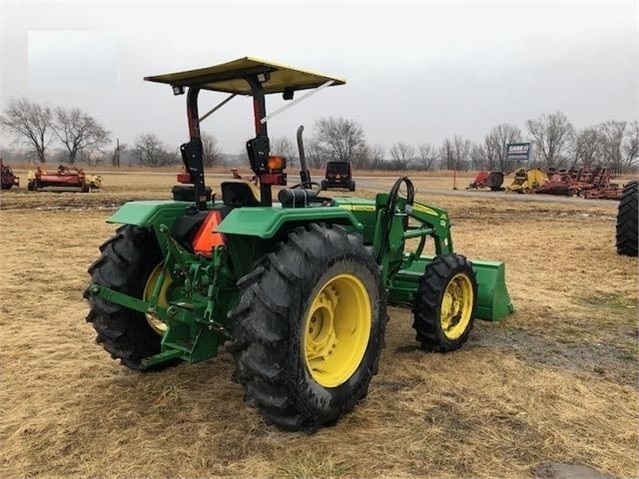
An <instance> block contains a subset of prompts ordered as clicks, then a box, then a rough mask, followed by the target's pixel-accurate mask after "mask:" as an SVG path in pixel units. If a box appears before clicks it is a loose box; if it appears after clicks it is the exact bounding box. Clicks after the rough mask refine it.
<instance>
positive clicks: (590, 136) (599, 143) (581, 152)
mask: <svg viewBox="0 0 639 479" xmlns="http://www.w3.org/2000/svg"><path fill="white" fill-rule="evenodd" d="M604 142H605V138H604V136H603V134H602V132H601V128H600V127H599V126H591V127H588V128H583V129H581V130H579V131H578V132H577V133H575V140H574V142H573V145H572V150H573V161H572V165H571V167H574V166H575V165H577V164H581V165H583V166H586V167H592V166H595V165H596V164H598V163H601V162H602V160H603V147H604Z"/></svg>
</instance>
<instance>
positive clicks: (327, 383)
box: [229, 224, 387, 432]
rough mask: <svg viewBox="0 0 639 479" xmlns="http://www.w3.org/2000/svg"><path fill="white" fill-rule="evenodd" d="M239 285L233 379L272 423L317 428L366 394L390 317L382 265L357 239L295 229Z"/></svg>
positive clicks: (340, 232) (330, 230)
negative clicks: (387, 314)
mask: <svg viewBox="0 0 639 479" xmlns="http://www.w3.org/2000/svg"><path fill="white" fill-rule="evenodd" d="M238 287H239V289H240V300H239V303H238V306H237V307H236V308H235V309H234V310H233V311H232V312H231V321H232V324H233V336H234V338H235V339H234V341H233V342H232V343H231V344H230V346H229V348H230V350H231V351H232V352H233V355H234V357H235V373H234V376H233V377H234V379H235V380H236V381H237V382H240V383H241V384H242V385H243V386H244V388H245V391H246V394H245V400H246V401H247V403H249V404H250V405H252V406H255V407H257V409H258V410H259V411H260V413H261V414H262V415H263V416H264V418H265V420H266V421H267V422H268V423H271V424H275V425H276V426H278V427H279V428H281V429H284V430H289V431H306V432H310V431H314V430H316V429H317V428H319V427H321V426H326V425H331V424H334V423H335V422H336V421H337V420H338V419H339V417H340V416H341V415H343V414H345V413H348V412H350V411H351V410H352V409H353V408H354V407H355V405H356V404H357V402H358V401H359V400H360V399H362V398H363V397H365V395H366V394H367V391H368V386H369V383H370V380H371V378H372V377H373V375H374V374H376V373H377V366H378V361H379V356H380V352H381V348H382V343H383V336H384V330H385V326H386V321H387V316H386V299H385V291H384V288H383V285H382V280H381V276H380V272H379V267H378V265H377V263H376V262H375V260H374V258H373V257H372V255H371V254H370V253H369V252H368V251H367V250H366V249H365V248H364V245H363V243H362V238H361V236H360V235H352V234H348V233H346V231H345V230H344V229H342V228H341V227H339V226H330V225H326V226H324V225H317V224H311V225H308V226H306V227H299V228H296V229H295V230H293V231H292V232H291V233H290V234H289V236H288V238H287V240H286V241H285V242H283V243H280V244H279V245H278V246H277V247H276V249H275V251H274V252H272V253H270V254H269V255H267V256H265V257H264V258H263V259H262V260H260V262H258V265H257V267H256V269H255V270H254V271H253V272H252V273H250V274H248V275H247V276H245V277H244V278H242V279H241V280H240V281H239V283H238Z"/></svg>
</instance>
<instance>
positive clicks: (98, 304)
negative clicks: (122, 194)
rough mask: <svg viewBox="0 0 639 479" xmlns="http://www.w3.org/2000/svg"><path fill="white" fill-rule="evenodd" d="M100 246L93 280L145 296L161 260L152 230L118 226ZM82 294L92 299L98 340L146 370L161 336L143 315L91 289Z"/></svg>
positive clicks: (127, 362) (112, 352) (91, 318)
mask: <svg viewBox="0 0 639 479" xmlns="http://www.w3.org/2000/svg"><path fill="white" fill-rule="evenodd" d="M99 249H100V252H101V253H102V256H101V257H100V258H99V259H98V260H96V261H95V262H94V263H93V264H91V266H90V267H89V274H90V275H91V279H92V282H93V283H96V284H100V285H102V286H106V287H107V288H110V289H114V290H116V291H119V292H122V293H125V294H129V295H131V296H135V297H141V296H142V291H143V289H144V285H145V283H146V278H148V275H149V274H150V272H151V271H152V269H153V268H154V267H155V266H156V265H157V264H158V263H159V262H160V261H161V260H162V258H161V255H160V250H159V248H158V246H157V243H156V241H155V238H154V236H153V234H152V232H151V231H150V230H147V229H142V228H138V227H136V226H131V225H124V226H121V227H119V228H118V229H117V231H116V234H115V236H112V237H111V238H109V239H108V240H106V241H105V242H104V243H103V244H102V245H101V246H100V248H99ZM83 296H84V297H85V298H86V299H88V300H89V304H90V307H91V309H90V311H89V314H88V315H87V318H86V320H87V322H89V323H91V324H92V325H93V328H94V329H95V331H96V332H97V338H96V341H97V342H98V343H99V344H101V345H102V347H103V348H104V349H105V350H106V351H107V352H108V353H109V354H110V355H111V357H113V358H114V359H119V360H120V362H121V363H122V364H123V365H124V366H127V367H129V368H131V369H135V370H138V371H145V370H146V368H144V367H143V366H142V363H141V361H142V359H144V358H146V357H148V356H152V355H154V354H157V353H159V352H160V350H161V345H160V342H161V339H162V338H161V336H159V335H158V334H156V333H155V332H154V331H153V330H152V329H151V327H150V326H149V324H148V322H147V321H146V318H145V317H144V315H142V314H141V313H139V312H136V311H133V310H130V309H128V308H125V307H123V306H120V305H118V304H115V303H112V302H110V301H106V300H104V299H102V298H100V297H98V296H94V295H93V294H91V292H90V291H89V289H87V290H86V291H85V292H84V294H83ZM173 364H175V362H171V363H167V364H165V365H160V366H159V367H157V368H154V369H161V368H164V367H168V366H171V365H173Z"/></svg>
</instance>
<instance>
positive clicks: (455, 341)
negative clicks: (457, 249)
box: [413, 253, 477, 353]
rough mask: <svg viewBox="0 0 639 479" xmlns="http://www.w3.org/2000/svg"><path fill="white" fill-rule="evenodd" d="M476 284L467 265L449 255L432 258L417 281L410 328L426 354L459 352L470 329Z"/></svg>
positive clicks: (456, 255)
mask: <svg viewBox="0 0 639 479" xmlns="http://www.w3.org/2000/svg"><path fill="white" fill-rule="evenodd" d="M476 298H477V280H476V279H475V272H474V271H473V269H472V266H471V264H470V262H469V261H468V260H467V259H466V258H465V257H464V256H461V255H458V254H454V253H450V254H444V255H441V256H437V257H435V259H434V260H433V262H432V263H431V264H429V265H428V266H427V267H426V271H425V272H424V275H423V276H422V277H421V278H420V281H419V287H418V289H417V292H416V293H415V300H414V303H413V314H414V322H413V328H415V331H416V333H417V337H416V339H417V341H419V342H420V343H421V345H422V348H423V349H425V350H426V351H435V352H440V353H445V352H448V351H454V350H455V349H459V348H460V347H461V346H462V345H463V344H464V343H465V342H466V341H467V340H468V336H469V334H470V332H471V330H472V329H473V321H474V314H475V304H476Z"/></svg>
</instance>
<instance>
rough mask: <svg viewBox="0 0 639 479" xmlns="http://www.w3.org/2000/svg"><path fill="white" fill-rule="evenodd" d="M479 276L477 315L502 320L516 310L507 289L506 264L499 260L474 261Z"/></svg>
mask: <svg viewBox="0 0 639 479" xmlns="http://www.w3.org/2000/svg"><path fill="white" fill-rule="evenodd" d="M472 263H473V269H474V270H475V275H476V276H477V307H476V310H475V317H477V318H479V319H484V320H486V321H501V320H502V319H504V318H505V317H506V316H508V315H509V314H510V313H512V312H513V311H514V310H515V307H514V306H513V303H512V302H511V301H510V296H509V295H508V290H507V289H506V266H505V265H504V263H501V262H499V261H478V260H476V261H472Z"/></svg>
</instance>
